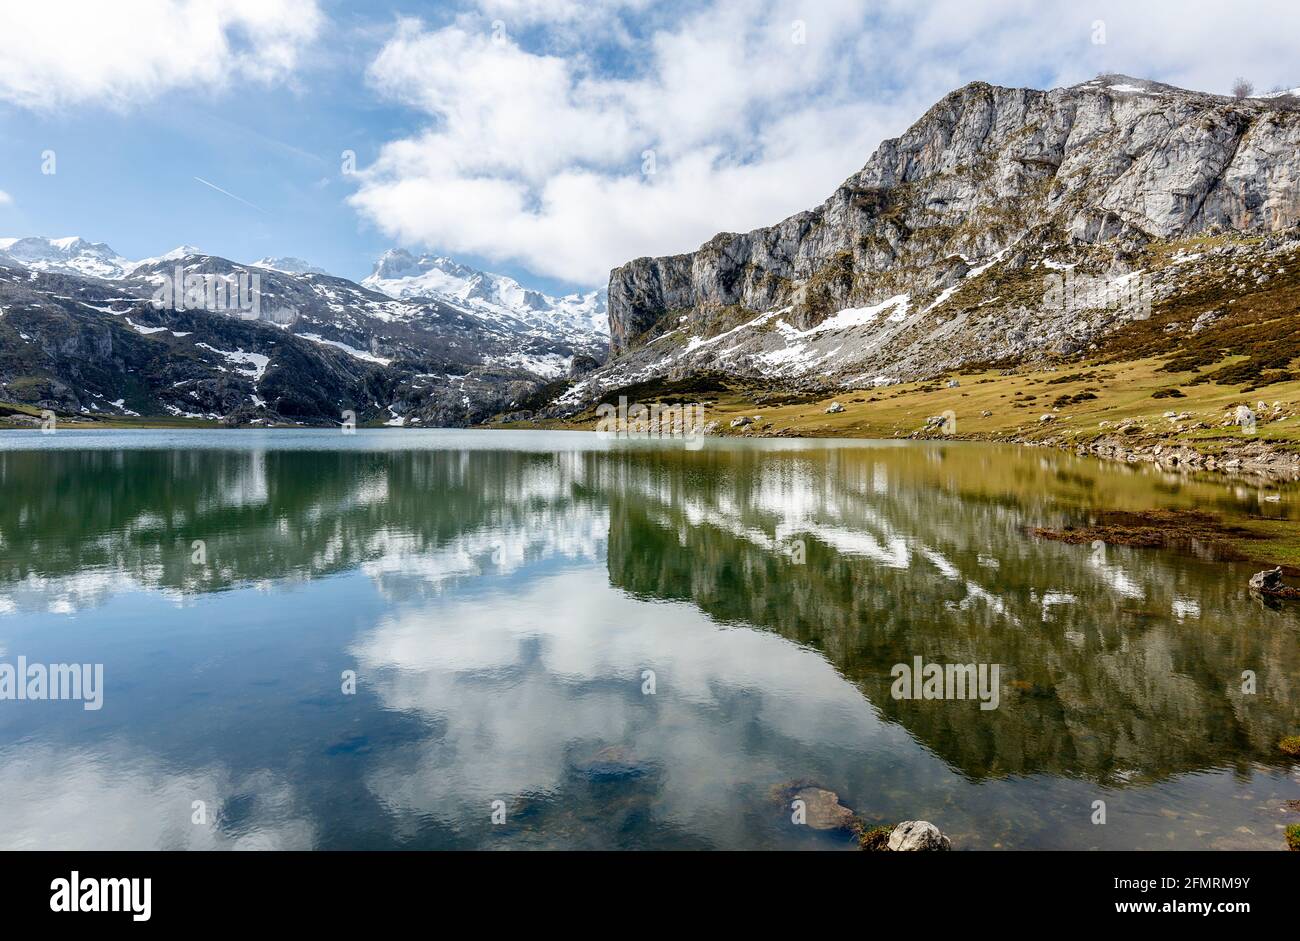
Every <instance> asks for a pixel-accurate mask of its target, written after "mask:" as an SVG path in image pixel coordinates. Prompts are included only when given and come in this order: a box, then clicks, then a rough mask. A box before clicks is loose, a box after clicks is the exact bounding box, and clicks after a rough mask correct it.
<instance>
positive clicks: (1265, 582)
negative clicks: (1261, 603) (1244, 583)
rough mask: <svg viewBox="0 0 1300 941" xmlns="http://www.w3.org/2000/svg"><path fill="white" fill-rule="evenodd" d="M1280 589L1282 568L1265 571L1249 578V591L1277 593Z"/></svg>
mask: <svg viewBox="0 0 1300 941" xmlns="http://www.w3.org/2000/svg"><path fill="white" fill-rule="evenodd" d="M1281 588H1282V567H1281V566H1278V567H1277V568H1275V569H1265V570H1264V571H1262V572H1256V573H1255V574H1254V575H1252V576H1250V590H1251V591H1279V590H1281Z"/></svg>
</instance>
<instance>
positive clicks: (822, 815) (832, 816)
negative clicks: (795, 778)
mask: <svg viewBox="0 0 1300 941" xmlns="http://www.w3.org/2000/svg"><path fill="white" fill-rule="evenodd" d="M794 796H795V800H801V801H803V803H804V813H805V814H806V822H807V824H808V826H810V827H812V828H813V829H814V830H839V829H840V828H842V827H847V826H848V825H849V824H850V823H852V822H853V811H851V810H849V809H848V808H847V807H845V806H844V805H843V804H841V803H840V798H839V795H838V794H836V793H835V792H834V791H827V790H825V789H824V788H820V787H806V788H804V789H803V790H801V791H799V792H797V793H796V794H795V795H794Z"/></svg>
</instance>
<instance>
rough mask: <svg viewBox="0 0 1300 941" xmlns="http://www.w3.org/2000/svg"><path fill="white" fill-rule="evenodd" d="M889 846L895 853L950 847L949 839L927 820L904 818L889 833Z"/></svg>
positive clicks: (946, 848) (947, 848)
mask: <svg viewBox="0 0 1300 941" xmlns="http://www.w3.org/2000/svg"><path fill="white" fill-rule="evenodd" d="M889 848H890V849H891V850H893V851H894V852H896V853H908V852H925V851H936V850H939V851H941V850H950V849H952V841H951V840H949V839H948V838H947V837H946V836H944V835H943V833H942V832H941V831H940V830H939V828H938V827H936V826H935V825H934V824H932V823H930V822H929V821H928V820H904V821H903V822H902V823H900V824H899V825H898V826H896V827H894V832H892V833H891V834H889Z"/></svg>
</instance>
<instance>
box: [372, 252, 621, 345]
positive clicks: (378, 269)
mask: <svg viewBox="0 0 1300 941" xmlns="http://www.w3.org/2000/svg"><path fill="white" fill-rule="evenodd" d="M361 283H362V284H364V285H365V286H366V287H368V288H371V289H373V290H376V291H380V292H382V293H384V294H387V295H388V296H389V297H395V298H435V299H438V300H442V301H444V302H446V303H449V304H453V305H456V306H463V307H465V308H467V309H470V310H474V311H477V312H479V313H481V314H483V315H486V316H491V317H502V318H510V319H513V320H517V321H519V322H520V323H523V324H526V325H528V326H529V327H530V328H532V329H534V330H538V331H542V332H545V333H548V334H550V335H554V334H555V331H560V333H561V334H563V335H566V336H572V335H583V334H590V333H592V332H595V333H608V331H609V314H608V310H607V306H606V295H605V292H604V291H591V292H588V293H586V294H569V295H565V296H564V297H551V296H549V295H546V294H543V293H542V292H541V291H535V290H531V289H529V288H525V287H523V286H522V285H520V284H519V282H518V281H516V280H514V279H513V278H508V277H506V276H505V275H499V274H489V273H487V272H484V271H478V270H476V269H474V268H470V267H468V266H466V265H462V264H460V263H459V262H457V261H455V260H454V259H451V258H445V257H441V256H432V255H421V256H419V257H418V258H417V257H415V256H414V255H412V254H411V253H410V252H408V251H406V250H405V249H401V248H394V249H389V250H388V251H386V252H384V254H383V255H382V256H380V258H379V261H378V262H376V263H375V270H374V271H373V272H371V273H370V275H369V276H368V277H366V278H365V279H364V280H363V281H362V282H361Z"/></svg>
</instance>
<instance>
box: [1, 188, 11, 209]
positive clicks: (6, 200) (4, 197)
mask: <svg viewBox="0 0 1300 941" xmlns="http://www.w3.org/2000/svg"><path fill="white" fill-rule="evenodd" d="M13 202H14V198H13V197H12V196H10V195H9V194H8V193H6V192H5V191H4V190H0V206H12V205H13Z"/></svg>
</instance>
